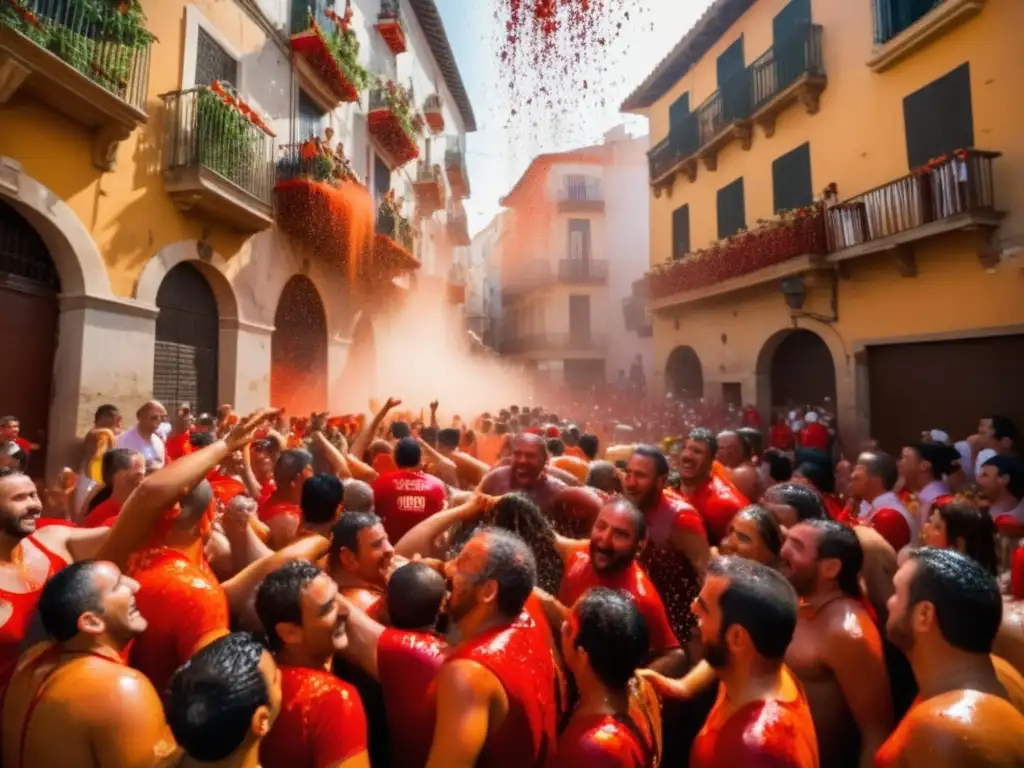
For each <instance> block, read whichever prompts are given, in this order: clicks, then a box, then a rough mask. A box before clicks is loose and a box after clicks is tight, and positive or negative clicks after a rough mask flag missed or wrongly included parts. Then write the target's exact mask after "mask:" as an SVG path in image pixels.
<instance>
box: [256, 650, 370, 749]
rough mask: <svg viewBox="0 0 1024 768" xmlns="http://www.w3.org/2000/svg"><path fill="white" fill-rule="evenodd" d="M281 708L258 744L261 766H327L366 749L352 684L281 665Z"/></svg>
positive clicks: (323, 673)
mask: <svg viewBox="0 0 1024 768" xmlns="http://www.w3.org/2000/svg"><path fill="white" fill-rule="evenodd" d="M280 669H281V702H282V705H281V713H280V714H279V715H278V716H277V720H275V721H274V726H273V727H272V728H271V729H270V733H268V734H267V735H266V737H265V738H264V739H263V742H262V743H261V744H260V763H261V764H262V765H263V768H330V767H331V766H334V765H339V764H341V763H343V762H344V761H345V760H348V759H349V758H350V757H354V756H356V755H358V754H359V753H360V752H365V751H366V712H365V711H364V710H363V701H362V699H360V698H359V693H358V692H357V691H356V689H355V688H354V687H352V686H351V685H349V684H348V683H346V682H344V681H342V680H341V679H339V678H337V677H335V676H334V675H333V674H331V673H330V672H328V671H327V670H325V669H310V668H308V667H291V666H282V667H281V668H280Z"/></svg>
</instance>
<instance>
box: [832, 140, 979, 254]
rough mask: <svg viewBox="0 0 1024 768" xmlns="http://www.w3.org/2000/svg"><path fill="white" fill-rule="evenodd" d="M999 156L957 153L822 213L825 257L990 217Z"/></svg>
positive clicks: (975, 152)
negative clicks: (942, 224)
mask: <svg viewBox="0 0 1024 768" xmlns="http://www.w3.org/2000/svg"><path fill="white" fill-rule="evenodd" d="M997 157H999V153H998V152H982V151H980V150H961V151H959V152H956V153H954V154H953V155H952V156H950V157H947V158H945V159H942V160H939V161H938V162H935V163H932V164H930V165H929V166H927V167H926V168H923V169H920V170H918V171H915V172H914V173H910V174H908V175H906V176H903V177H902V178H899V179H896V180H895V181H890V182H889V183H888V184H883V185H882V186H880V187H876V188H875V189H872V190H870V191H868V192H864V193H863V194H860V195H857V196H856V197H854V198H852V199H850V200H846V201H845V202H842V203H839V204H838V205H834V206H832V207H830V208H828V209H826V214H825V215H826V220H825V221H826V224H825V226H826V236H827V238H828V249H829V252H831V253H834V252H836V251H842V250H845V249H847V248H852V247H853V246H856V245H862V244H864V243H869V242H871V241H873V240H881V239H882V238H886V237H889V236H891V235H896V234H899V233H900V232H906V231H908V230H911V229H915V228H916V227H920V226H923V225H925V224H931V223H932V222H936V221H941V220H943V219H948V218H950V217H952V216H957V215H958V214H963V213H982V212H987V211H992V212H994V211H995V187H994V184H993V181H992V161H993V160H994V159H995V158H997Z"/></svg>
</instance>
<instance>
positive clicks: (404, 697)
mask: <svg viewBox="0 0 1024 768" xmlns="http://www.w3.org/2000/svg"><path fill="white" fill-rule="evenodd" d="M447 648H448V645H447V643H445V641H444V640H443V639H442V638H440V637H438V636H437V635H434V634H430V633H427V632H412V631H408V630H403V629H391V628H388V629H385V630H384V632H383V633H382V634H381V636H380V639H378V641H377V676H378V679H379V680H380V687H381V691H382V692H383V694H384V709H385V711H386V712H387V717H388V731H389V732H390V735H391V740H392V745H391V761H392V763H393V764H394V766H395V768H423V766H424V765H426V762H427V758H428V757H429V756H430V746H431V744H432V743H433V740H434V701H435V699H434V696H433V692H432V691H431V693H430V694H428V693H427V692H428V691H429V690H430V689H431V686H432V685H433V683H434V679H435V678H436V677H437V673H438V670H440V669H441V665H442V664H443V663H444V659H445V656H444V654H445V650H447Z"/></svg>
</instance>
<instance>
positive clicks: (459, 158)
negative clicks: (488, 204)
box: [444, 137, 470, 200]
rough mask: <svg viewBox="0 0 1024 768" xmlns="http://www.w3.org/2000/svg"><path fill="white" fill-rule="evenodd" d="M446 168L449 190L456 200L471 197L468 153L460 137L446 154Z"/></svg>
mask: <svg viewBox="0 0 1024 768" xmlns="http://www.w3.org/2000/svg"><path fill="white" fill-rule="evenodd" d="M444 167H445V171H446V172H447V174H448V188H449V189H450V190H451V192H452V197H454V198H455V199H456V200H465V199H466V198H467V197H469V193H470V189H469V173H468V172H467V171H466V152H465V149H463V147H462V139H461V137H460V139H459V141H458V143H457V144H456V145H455V146H453V147H448V148H447V149H446V150H445V152H444Z"/></svg>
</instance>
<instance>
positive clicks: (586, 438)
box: [579, 432, 600, 461]
mask: <svg viewBox="0 0 1024 768" xmlns="http://www.w3.org/2000/svg"><path fill="white" fill-rule="evenodd" d="M599 445H600V441H599V440H598V439H597V435H592V434H590V433H589V432H586V433H584V434H582V435H580V441H579V446H580V450H581V451H583V455H584V456H586V457H587V458H588V459H590V460H591V461H593V460H594V459H596V458H597V450H598V446H599Z"/></svg>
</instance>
